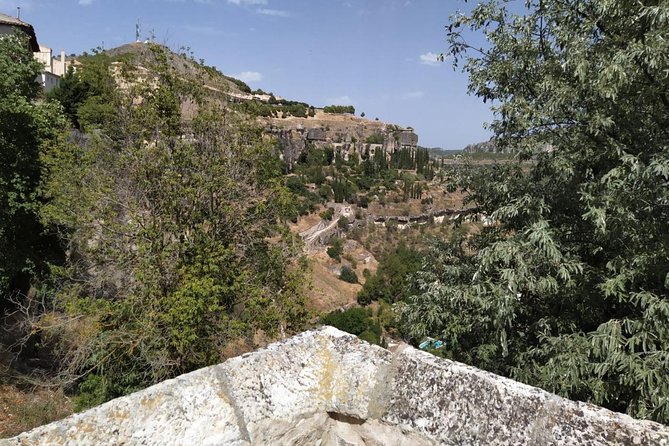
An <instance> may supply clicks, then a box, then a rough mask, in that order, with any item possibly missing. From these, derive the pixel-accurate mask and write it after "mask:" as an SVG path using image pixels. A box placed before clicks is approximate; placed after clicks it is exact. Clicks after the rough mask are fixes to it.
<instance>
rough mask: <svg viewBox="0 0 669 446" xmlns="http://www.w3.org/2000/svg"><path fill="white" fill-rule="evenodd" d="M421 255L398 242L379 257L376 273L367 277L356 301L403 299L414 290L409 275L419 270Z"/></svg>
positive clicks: (365, 302) (395, 300)
mask: <svg viewBox="0 0 669 446" xmlns="http://www.w3.org/2000/svg"><path fill="white" fill-rule="evenodd" d="M422 259H423V257H422V255H421V254H420V253H419V252H418V251H416V250H413V249H410V248H407V247H406V246H405V245H404V244H400V245H399V246H397V248H395V249H394V250H393V251H392V252H390V253H389V254H387V255H386V256H384V257H383V258H382V259H381V262H380V263H379V268H378V270H377V271H376V274H374V275H372V276H371V277H369V278H368V279H367V281H366V282H365V284H364V285H363V288H362V290H360V292H359V293H358V296H357V299H358V303H359V304H361V305H368V304H370V303H371V302H372V301H375V300H376V301H378V300H381V299H383V300H385V301H386V302H390V303H394V302H399V301H401V300H404V299H405V298H407V297H408V296H409V295H411V294H412V293H413V292H414V291H415V290H414V289H413V288H412V287H413V282H412V281H411V280H410V279H411V276H412V275H413V274H414V273H416V271H418V270H419V268H420V267H421V264H422Z"/></svg>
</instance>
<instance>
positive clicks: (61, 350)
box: [0, 40, 307, 407]
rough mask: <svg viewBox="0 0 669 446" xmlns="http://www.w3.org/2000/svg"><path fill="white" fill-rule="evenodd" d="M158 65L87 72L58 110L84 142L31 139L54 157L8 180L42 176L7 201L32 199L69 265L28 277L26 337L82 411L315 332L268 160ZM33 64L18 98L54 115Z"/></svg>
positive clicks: (239, 125)
mask: <svg viewBox="0 0 669 446" xmlns="http://www.w3.org/2000/svg"><path fill="white" fill-rule="evenodd" d="M0 42H2V44H3V45H4V46H7V45H8V44H7V43H6V42H7V41H5V40H0ZM2 49H3V51H2V53H3V56H11V53H6V52H5V51H6V50H7V48H4V47H3V48H2ZM11 50H12V51H16V48H12V49H11ZM151 51H152V58H151V61H150V62H149V63H145V64H144V66H143V67H142V69H140V68H138V67H137V66H136V65H134V64H131V63H128V62H125V61H113V60H112V59H111V58H110V57H109V56H108V55H107V54H104V53H101V54H94V55H91V56H89V57H85V58H82V61H81V66H80V67H79V69H78V70H77V72H76V73H70V74H68V76H67V78H66V80H65V82H64V83H63V85H62V86H61V88H60V90H56V91H55V92H54V93H53V95H52V97H53V98H55V99H56V100H58V101H61V102H62V105H63V106H64V108H65V110H66V111H67V112H68V116H69V117H70V119H71V120H72V123H73V126H77V127H79V128H81V129H82V130H83V132H82V131H77V130H74V129H65V126H64V125H61V129H63V130H62V131H61V132H60V133H58V132H51V133H45V132H44V131H43V130H42V128H41V127H38V125H37V124H39V121H37V122H36V124H31V125H27V127H26V134H27V135H30V137H32V138H33V139H35V140H37V139H38V138H47V137H48V138H49V139H48V143H45V144H32V140H31V141H29V142H30V143H31V144H30V149H31V150H33V152H31V153H32V154H31V156H32V160H33V161H38V162H35V164H30V163H27V162H22V163H18V162H17V163H15V164H14V165H12V166H10V167H11V168H13V169H14V171H10V172H9V173H8V174H7V175H8V176H10V177H14V178H16V177H17V175H18V173H19V172H20V171H19V170H18V169H17V167H19V168H26V166H29V167H30V169H32V170H33V171H31V172H29V174H27V175H26V178H28V179H29V181H30V182H31V183H30V186H29V187H28V186H26V188H25V190H22V191H21V194H19V193H16V192H11V193H8V194H7V196H8V197H10V198H12V197H13V199H14V200H16V198H17V197H19V196H25V197H26V199H24V202H22V203H20V205H19V204H17V206H16V208H17V209H21V208H25V209H28V210H29V211H30V213H31V215H38V216H39V219H40V220H39V221H40V222H41V224H42V225H43V227H44V228H47V229H48V231H50V232H51V233H54V234H56V235H57V237H58V240H59V242H60V246H61V248H62V251H61V252H62V254H63V255H64V256H65V260H64V262H63V261H61V262H58V263H56V262H52V263H51V264H50V274H49V275H48V276H46V277H42V278H41V279H40V277H38V276H35V275H33V276H32V285H33V290H32V291H31V292H30V293H27V295H25V298H24V299H23V300H22V301H20V302H19V305H20V307H21V309H22V310H23V311H24V312H25V314H26V315H27V316H28V317H27V319H24V320H22V322H23V323H24V324H25V326H26V327H27V330H26V332H27V333H28V334H32V337H33V338H35V337H37V338H38V339H39V343H40V346H41V348H42V349H43V350H44V349H47V350H49V351H50V353H51V357H52V360H53V361H54V362H55V365H56V368H57V376H55V378H57V382H59V383H61V384H63V385H66V386H69V387H71V386H75V387H78V391H79V403H80V405H81V406H82V407H85V406H90V405H94V404H99V403H101V402H103V401H105V400H107V399H110V398H113V397H116V396H119V395H123V394H125V393H128V392H131V391H134V390H136V389H139V388H142V387H145V386H147V385H150V384H152V383H156V382H159V381H161V380H164V379H166V378H170V377H174V376H176V375H179V374H181V373H184V372H187V371H190V370H194V369H196V368H199V367H202V366H205V365H208V364H212V363H216V362H220V361H221V359H222V358H224V357H226V356H229V355H234V354H236V353H238V352H239V351H240V349H241V351H243V350H245V349H248V348H253V345H254V343H253V338H254V336H256V335H257V334H258V333H264V335H266V336H267V337H268V338H274V337H279V336H285V335H287V334H290V333H294V332H297V331H300V330H302V329H303V328H304V326H305V325H304V324H305V322H306V320H307V311H306V310H305V305H304V302H303V295H302V292H303V277H304V273H303V270H304V268H303V266H300V265H299V263H300V258H299V257H300V253H299V248H300V244H299V243H296V241H295V240H294V237H293V236H292V235H291V234H290V233H289V232H288V231H287V230H286V228H285V225H284V221H285V220H286V219H287V218H288V217H289V216H290V215H292V213H293V212H294V211H293V202H294V199H293V196H292V194H291V193H290V191H289V190H288V189H287V188H286V187H285V186H284V184H283V179H282V178H281V168H280V164H279V160H278V157H277V156H276V154H275V153H274V148H273V147H272V145H271V144H268V143H267V142H266V141H264V140H263V138H262V133H261V130H260V129H258V128H255V127H254V126H253V125H252V124H249V123H248V122H247V121H245V118H244V117H243V116H239V115H238V114H234V113H230V112H229V110H228V109H226V108H224V107H221V105H220V103H218V102H215V101H211V100H209V97H208V96H207V94H206V92H205V91H204V90H203V88H202V86H201V85H202V84H201V82H198V79H197V78H186V77H184V76H183V75H180V74H179V73H176V72H175V71H174V69H173V67H171V66H170V64H169V63H168V58H167V57H168V56H167V54H166V53H165V49H164V48H162V47H159V46H152V47H151ZM30 57H32V55H30V54H29V53H28V54H27V55H26V57H25V60H26V61H27V60H31V59H30ZM14 64H15V63H14ZM26 64H27V65H26V66H27V67H28V68H23V65H21V67H20V69H22V70H23V71H25V74H24V75H23V76H22V79H24V78H25V79H24V80H23V82H24V83H26V85H28V86H30V87H31V89H29V90H26V91H17V93H16V95H15V96H16V97H19V96H20V98H21V100H22V101H23V102H20V103H23V104H25V108H26V110H25V111H30V110H35V111H36V112H37V111H39V110H40V107H43V108H45V109H49V108H52V109H55V110H56V111H58V109H59V106H58V104H57V102H53V103H45V104H43V105H34V104H33V103H32V102H30V100H31V99H32V98H33V96H31V95H34V94H36V93H33V90H35V91H37V90H36V89H37V88H39V87H38V86H37V87H35V89H32V85H34V81H33V80H34V73H33V71H34V67H33V65H32V64H31V63H28V62H26ZM15 65H16V64H15ZM17 70H18V69H17ZM17 82H18V81H17ZM31 82H33V83H31ZM17 90H20V89H17ZM24 90H25V89H24ZM24 114H25V113H24ZM3 116H4V115H3ZM35 119H37V118H35ZM53 122H54V123H61V124H64V122H65V120H64V119H63V118H61V119H60V121H58V120H54V121H53ZM8 125H9V124H8ZM12 125H15V124H14V123H13V124H12ZM7 147H8V146H5V145H4V144H3V152H4V151H6V150H7ZM38 148H39V149H40V150H39V151H38V150H37V149H38ZM22 161H28V160H27V159H26V160H22ZM15 184H18V183H15ZM26 184H27V183H26ZM21 187H23V186H21ZM33 196H37V197H38V201H35V200H36V199H35V198H31V197H33ZM15 215H16V213H15ZM33 218H34V216H33ZM22 229H23V230H26V229H27V228H26V227H25V226H24V227H23V228H22ZM41 232H42V231H41V230H39V229H38V230H36V231H35V234H36V235H39V234H41ZM28 235H32V234H28ZM3 240H11V238H10V239H5V238H3ZM46 259H47V257H46V256H45V257H43V260H46ZM8 263H9V262H4V263H3V265H2V267H3V270H5V269H6V268H5V265H6V264H8Z"/></svg>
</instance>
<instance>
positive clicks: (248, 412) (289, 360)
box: [0, 327, 669, 446]
mask: <svg viewBox="0 0 669 446" xmlns="http://www.w3.org/2000/svg"><path fill="white" fill-rule="evenodd" d="M135 444H136V445H140V444H141V445H250V444H253V445H256V444H258V445H259V444H270V445H281V444H294V445H300V444H304V445H313V444H321V445H348V444H350V445H356V444H367V445H384V446H392V445H407V446H408V445H431V444H445V445H511V444H513V445H524V444H527V445H612V444H620V445H669V427H667V426H663V425H660V424H656V423H652V422H645V421H637V420H634V419H632V418H630V417H628V416H626V415H622V414H618V413H614V412H610V411H608V410H605V409H602V408H599V407H596V406H592V405H588V404H584V403H578V402H572V401H569V400H565V399H563V398H560V397H558V396H555V395H552V394H550V393H547V392H544V391H542V390H540V389H537V388H533V387H530V386H526V385H523V384H520V383H517V382H515V381H512V380H509V379H505V378H501V377H499V376H496V375H493V374H490V373H487V372H483V371H481V370H478V369H475V368H473V367H468V366H465V365H463V364H460V363H456V362H452V361H447V360H442V359H439V358H437V357H435V356H432V355H430V354H428V353H424V352H421V351H419V350H416V349H413V348H410V347H407V348H404V349H401V350H400V351H398V352H397V353H394V354H393V353H391V352H389V351H388V350H384V349H382V348H380V347H376V346H371V345H369V344H367V343H364V342H362V341H360V340H358V339H357V338H356V337H354V336H351V335H348V334H346V333H343V332H341V331H339V330H336V329H334V328H331V327H324V328H322V329H319V330H315V331H310V332H306V333H303V334H301V335H298V336H295V337H293V338H291V339H288V340H286V341H284V342H280V343H276V344H273V345H270V346H269V347H267V348H265V349H262V350H259V351H256V352H253V353H249V354H246V355H242V356H240V357H236V358H233V359H230V360H228V361H226V362H224V363H222V364H219V365H216V366H212V367H207V368H204V369H201V370H198V371H195V372H192V373H189V374H186V375H182V376H180V377H178V378H176V379H172V380H168V381H165V382H162V383H160V384H157V385H155V386H152V387H150V388H148V389H145V390H143V391H140V392H137V393H134V394H132V395H129V396H126V397H123V398H118V399H116V400H113V401H110V402H108V403H106V404H103V405H102V406H99V407H96V408H94V409H91V410H89V411H87V412H83V413H80V414H76V415H73V416H71V417H69V418H66V419H65V420H62V421H59V422H55V423H52V424H49V425H46V426H42V427H39V428H37V429H34V430H32V431H30V432H27V433H24V434H22V435H20V436H18V437H15V438H12V439H8V440H0V446H10V445H11V446H15V445H16V446H18V445H135Z"/></svg>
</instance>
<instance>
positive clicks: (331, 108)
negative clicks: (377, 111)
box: [323, 105, 355, 115]
mask: <svg viewBox="0 0 669 446" xmlns="http://www.w3.org/2000/svg"><path fill="white" fill-rule="evenodd" d="M323 111H324V112H325V113H331V114H345V113H349V114H351V115H354V114H355V107H353V106H352V105H326V106H325V107H323Z"/></svg>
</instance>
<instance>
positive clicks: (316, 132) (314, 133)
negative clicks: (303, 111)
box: [307, 128, 327, 141]
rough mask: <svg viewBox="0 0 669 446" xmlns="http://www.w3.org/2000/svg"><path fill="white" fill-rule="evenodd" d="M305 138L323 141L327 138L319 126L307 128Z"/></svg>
mask: <svg viewBox="0 0 669 446" xmlns="http://www.w3.org/2000/svg"><path fill="white" fill-rule="evenodd" d="M307 139H308V140H309V141H325V140H326V139H327V135H326V134H325V130H323V129H321V128H313V129H309V131H308V132H307Z"/></svg>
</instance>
